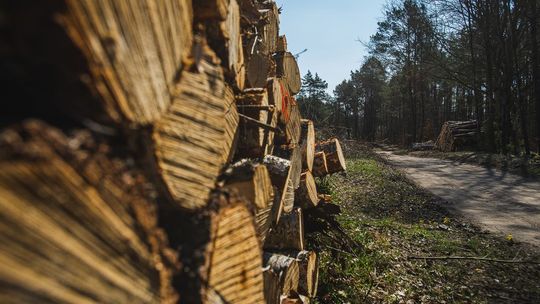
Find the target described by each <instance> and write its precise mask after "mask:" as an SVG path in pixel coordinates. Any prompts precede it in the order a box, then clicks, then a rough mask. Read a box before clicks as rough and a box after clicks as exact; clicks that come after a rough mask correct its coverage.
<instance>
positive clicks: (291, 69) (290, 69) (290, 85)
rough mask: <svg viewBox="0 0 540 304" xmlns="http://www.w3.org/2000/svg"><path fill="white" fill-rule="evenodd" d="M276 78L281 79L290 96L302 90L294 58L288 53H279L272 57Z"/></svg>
mask: <svg viewBox="0 0 540 304" xmlns="http://www.w3.org/2000/svg"><path fill="white" fill-rule="evenodd" d="M274 59H275V61H276V72H277V76H278V77H280V78H282V79H283V81H284V83H285V84H286V85H287V89H288V90H289V92H290V93H291V94H292V95H295V94H298V92H300V89H301V88H302V78H301V76H300V70H299V69H298V63H297V62H296V58H294V56H293V55H292V54H291V53H289V52H279V53H277V54H276V55H275V56H274Z"/></svg>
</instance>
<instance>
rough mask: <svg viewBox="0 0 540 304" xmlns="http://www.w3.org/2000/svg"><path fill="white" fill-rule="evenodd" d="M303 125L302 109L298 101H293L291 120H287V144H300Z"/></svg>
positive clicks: (290, 105)
mask: <svg viewBox="0 0 540 304" xmlns="http://www.w3.org/2000/svg"><path fill="white" fill-rule="evenodd" d="M301 125H302V118H301V114H300V107H299V106H298V104H297V103H296V101H295V100H294V99H292V102H291V103H290V104H289V119H288V120H287V122H286V127H285V136H286V142H287V144H290V145H298V144H300V134H301ZM313 135H315V134H313Z"/></svg>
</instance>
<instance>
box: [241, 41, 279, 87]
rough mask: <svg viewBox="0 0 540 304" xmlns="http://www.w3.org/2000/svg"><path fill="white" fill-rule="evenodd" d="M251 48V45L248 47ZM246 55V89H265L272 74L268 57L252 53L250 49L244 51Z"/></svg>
mask: <svg viewBox="0 0 540 304" xmlns="http://www.w3.org/2000/svg"><path fill="white" fill-rule="evenodd" d="M248 47H249V45H248ZM245 52H249V53H248V54H247V55H246V58H247V59H246V84H245V87H246V88H254V89H257V88H264V87H266V81H267V79H268V75H269V73H270V68H271V65H272V63H271V61H270V58H268V56H267V55H265V54H261V53H256V52H251V50H249V48H248V49H247V50H245V51H244V53H245Z"/></svg>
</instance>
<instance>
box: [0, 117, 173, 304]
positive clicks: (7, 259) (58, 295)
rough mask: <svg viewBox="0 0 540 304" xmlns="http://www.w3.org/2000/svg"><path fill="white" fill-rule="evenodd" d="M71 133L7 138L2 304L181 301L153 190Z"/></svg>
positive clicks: (31, 127) (1, 204) (48, 130)
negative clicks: (174, 283) (160, 225)
mask: <svg viewBox="0 0 540 304" xmlns="http://www.w3.org/2000/svg"><path fill="white" fill-rule="evenodd" d="M73 134H74V135H73V136H71V137H67V136H65V135H64V134H63V133H62V132H60V131H59V130H57V129H54V128H52V127H50V126H48V125H46V124H44V123H41V122H39V121H27V122H25V123H23V124H22V125H21V126H17V127H13V128H9V129H6V130H4V131H3V132H2V133H1V134H0V151H1V152H0V167H1V168H2V170H0V197H2V199H1V200H0V214H1V215H0V218H1V220H0V302H2V303H95V302H100V303H122V302H125V301H132V302H144V303H152V302H159V301H163V302H165V303H174V302H176V301H177V300H178V295H177V294H176V292H175V291H174V289H172V275H173V274H174V272H176V271H177V270H178V268H179V263H178V260H177V257H176V252H175V251H173V250H172V249H171V248H169V247H168V243H167V238H166V236H165V234H164V233H163V231H161V229H159V228H158V227H157V214H156V210H155V208H156V206H155V205H154V203H153V201H154V199H153V198H152V197H151V196H152V194H151V193H152V192H154V191H153V190H152V188H151V186H150V185H149V184H148V183H147V182H146V180H145V178H144V175H143V174H141V172H139V171H138V170H137V169H134V168H131V169H129V167H128V165H127V163H128V162H129V161H130V160H129V159H120V158H111V157H110V156H109V155H108V151H109V146H108V145H107V144H106V143H104V142H101V141H98V140H97V139H96V137H94V136H93V135H92V134H91V133H90V132H88V131H84V130H80V131H76V132H73ZM144 189H146V190H144Z"/></svg>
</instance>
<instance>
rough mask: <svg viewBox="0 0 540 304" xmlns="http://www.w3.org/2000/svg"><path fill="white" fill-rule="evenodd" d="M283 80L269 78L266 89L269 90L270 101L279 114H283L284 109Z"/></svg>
mask: <svg viewBox="0 0 540 304" xmlns="http://www.w3.org/2000/svg"><path fill="white" fill-rule="evenodd" d="M281 87H282V84H281V80H279V78H275V77H273V78H269V79H268V83H267V86H266V89H267V91H268V103H269V104H270V105H272V106H274V109H275V111H276V113H277V114H279V115H281V111H282V109H283V95H282V92H281V90H282V89H281Z"/></svg>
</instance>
